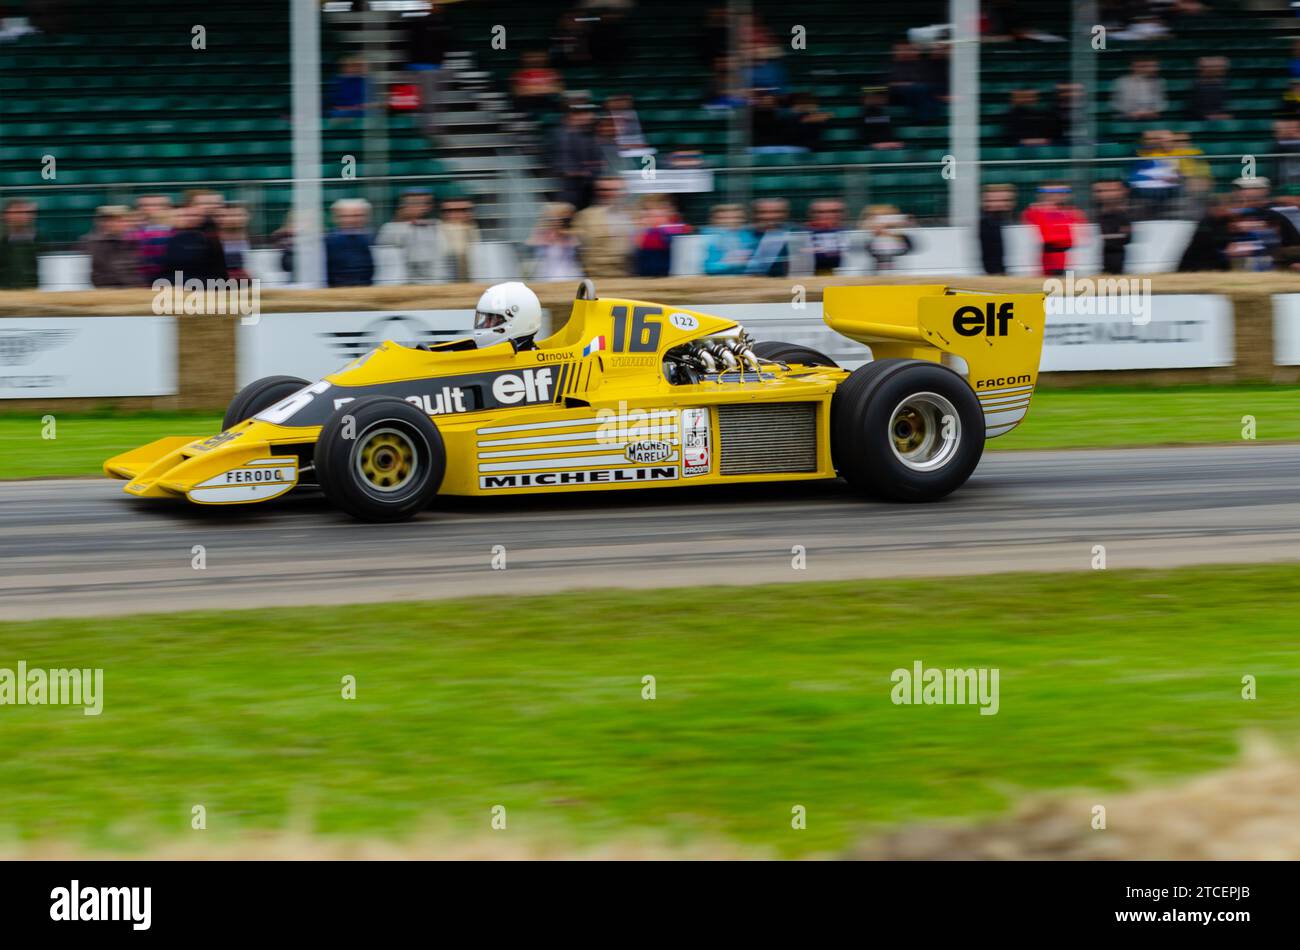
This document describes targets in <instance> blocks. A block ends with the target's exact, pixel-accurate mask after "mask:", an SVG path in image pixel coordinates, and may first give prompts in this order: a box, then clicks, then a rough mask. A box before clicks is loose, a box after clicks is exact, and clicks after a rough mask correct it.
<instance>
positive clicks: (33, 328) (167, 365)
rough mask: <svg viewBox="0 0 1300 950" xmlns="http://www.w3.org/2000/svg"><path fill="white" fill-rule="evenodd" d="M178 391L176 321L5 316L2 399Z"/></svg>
mask: <svg viewBox="0 0 1300 950" xmlns="http://www.w3.org/2000/svg"><path fill="white" fill-rule="evenodd" d="M175 392H176V319H175V318H174V317H155V316H139V317H0V399H41V398H47V397H49V398H56V399H62V398H73V397H96V396H170V395H172V394H174V393H175Z"/></svg>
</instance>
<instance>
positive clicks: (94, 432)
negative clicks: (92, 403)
mask: <svg viewBox="0 0 1300 950" xmlns="http://www.w3.org/2000/svg"><path fill="white" fill-rule="evenodd" d="M45 416H46V414H45V413H42V412H32V413H21V414H20V413H13V414H7V415H0V460H3V461H2V462H0V478H48V477H52V476H72V475H99V474H102V473H103V465H104V460H105V459H108V458H111V457H113V456H114V455H120V454H121V453H122V452H125V451H127V450H128V449H133V448H135V447H137V446H139V445H144V444H145V443H146V442H152V441H153V440H154V439H161V438H162V437H163V436H167V435H196V436H198V435H210V434H212V433H215V432H218V431H220V429H221V416H220V414H217V413H210V412H139V413H122V414H113V413H108V412H93V413H81V412H78V413H73V412H68V413H64V412H57V411H54V412H53V425H54V432H53V435H54V438H49V437H48V424H47V422H46V421H44V420H45Z"/></svg>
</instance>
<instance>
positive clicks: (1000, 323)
mask: <svg viewBox="0 0 1300 950" xmlns="http://www.w3.org/2000/svg"><path fill="white" fill-rule="evenodd" d="M1014 316H1015V309H1014V305H1013V304H1012V303H1010V302H1009V301H1008V302H1007V303H1004V304H996V303H992V302H990V303H988V304H986V305H985V307H984V309H983V310H981V309H980V308H979V307H972V306H966V307H962V308H960V309H959V310H958V311H957V312H956V313H954V314H953V315H952V328H953V329H954V330H956V331H957V332H958V333H960V334H961V335H962V336H979V335H980V334H981V333H983V334H984V335H985V336H1006V335H1007V323H1008V322H1010V320H1011V318H1012V317H1014Z"/></svg>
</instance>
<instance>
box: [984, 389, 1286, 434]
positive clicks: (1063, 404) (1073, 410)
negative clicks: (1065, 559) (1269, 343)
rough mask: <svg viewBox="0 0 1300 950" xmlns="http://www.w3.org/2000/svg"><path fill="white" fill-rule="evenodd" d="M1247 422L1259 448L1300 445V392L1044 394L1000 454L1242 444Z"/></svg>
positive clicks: (1073, 391) (1036, 398)
mask: <svg viewBox="0 0 1300 950" xmlns="http://www.w3.org/2000/svg"><path fill="white" fill-rule="evenodd" d="M1245 416H1252V417H1253V418H1254V420H1255V438H1256V439H1258V440H1260V441H1296V440H1300V386H1182V387H1178V388H1168V389H1145V388H1140V387H1132V388H1129V387H1122V388H1121V387H1098V388H1095V389H1093V388H1090V389H1043V390H1039V391H1038V392H1037V393H1035V395H1034V399H1033V403H1032V404H1031V405H1030V407H1029V418H1028V419H1026V420H1025V422H1024V424H1023V425H1020V426H1019V427H1017V428H1016V429H1015V430H1014V431H1012V432H1011V433H1010V434H1008V435H1006V436H1004V437H1002V438H999V439H994V440H993V441H991V442H990V443H989V447H990V448H993V449H1081V448H1123V447H1130V446H1142V445H1180V444H1209V443H1215V442H1241V441H1242V428H1243V426H1244V425H1245V422H1244V418H1243V417H1245Z"/></svg>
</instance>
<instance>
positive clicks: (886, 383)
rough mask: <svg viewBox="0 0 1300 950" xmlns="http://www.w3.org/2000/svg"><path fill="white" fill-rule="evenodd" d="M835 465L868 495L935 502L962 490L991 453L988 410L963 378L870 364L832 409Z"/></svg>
mask: <svg viewBox="0 0 1300 950" xmlns="http://www.w3.org/2000/svg"><path fill="white" fill-rule="evenodd" d="M831 440H832V441H831V448H832V452H833V455H834V458H835V464H836V467H837V468H838V470H839V473H840V475H842V476H843V477H844V478H845V479H846V480H847V481H848V483H849V484H850V485H852V486H853V487H854V488H855V489H856V490H858V491H860V492H863V493H864V494H870V495H875V496H878V497H882V498H890V499H894V500H897V501H934V500H936V499H939V498H942V497H944V496H945V495H947V494H949V493H950V492H952V491H954V490H955V489H957V488H959V487H960V486H961V485H963V484H964V483H965V482H966V480H967V479H968V478H970V476H971V473H972V472H973V471H975V466H976V465H978V464H979V460H980V457H981V456H982V455H983V454H984V412H983V410H982V409H981V408H980V402H979V399H978V398H977V397H976V395H975V391H974V390H972V389H971V388H970V385H969V384H968V383H967V382H966V380H964V379H963V378H962V377H961V376H959V375H958V374H957V373H954V372H953V371H952V370H950V369H948V368H947V367H945V366H940V365H939V364H937V363H927V362H925V361H923V360H881V361H879V362H878V363H868V364H866V365H865V366H863V367H861V368H860V369H858V370H855V371H854V372H853V373H852V375H850V376H849V378H848V379H847V380H845V382H844V384H843V385H842V386H841V387H840V388H839V390H838V391H837V392H836V394H835V399H834V401H833V403H832V409H831Z"/></svg>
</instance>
